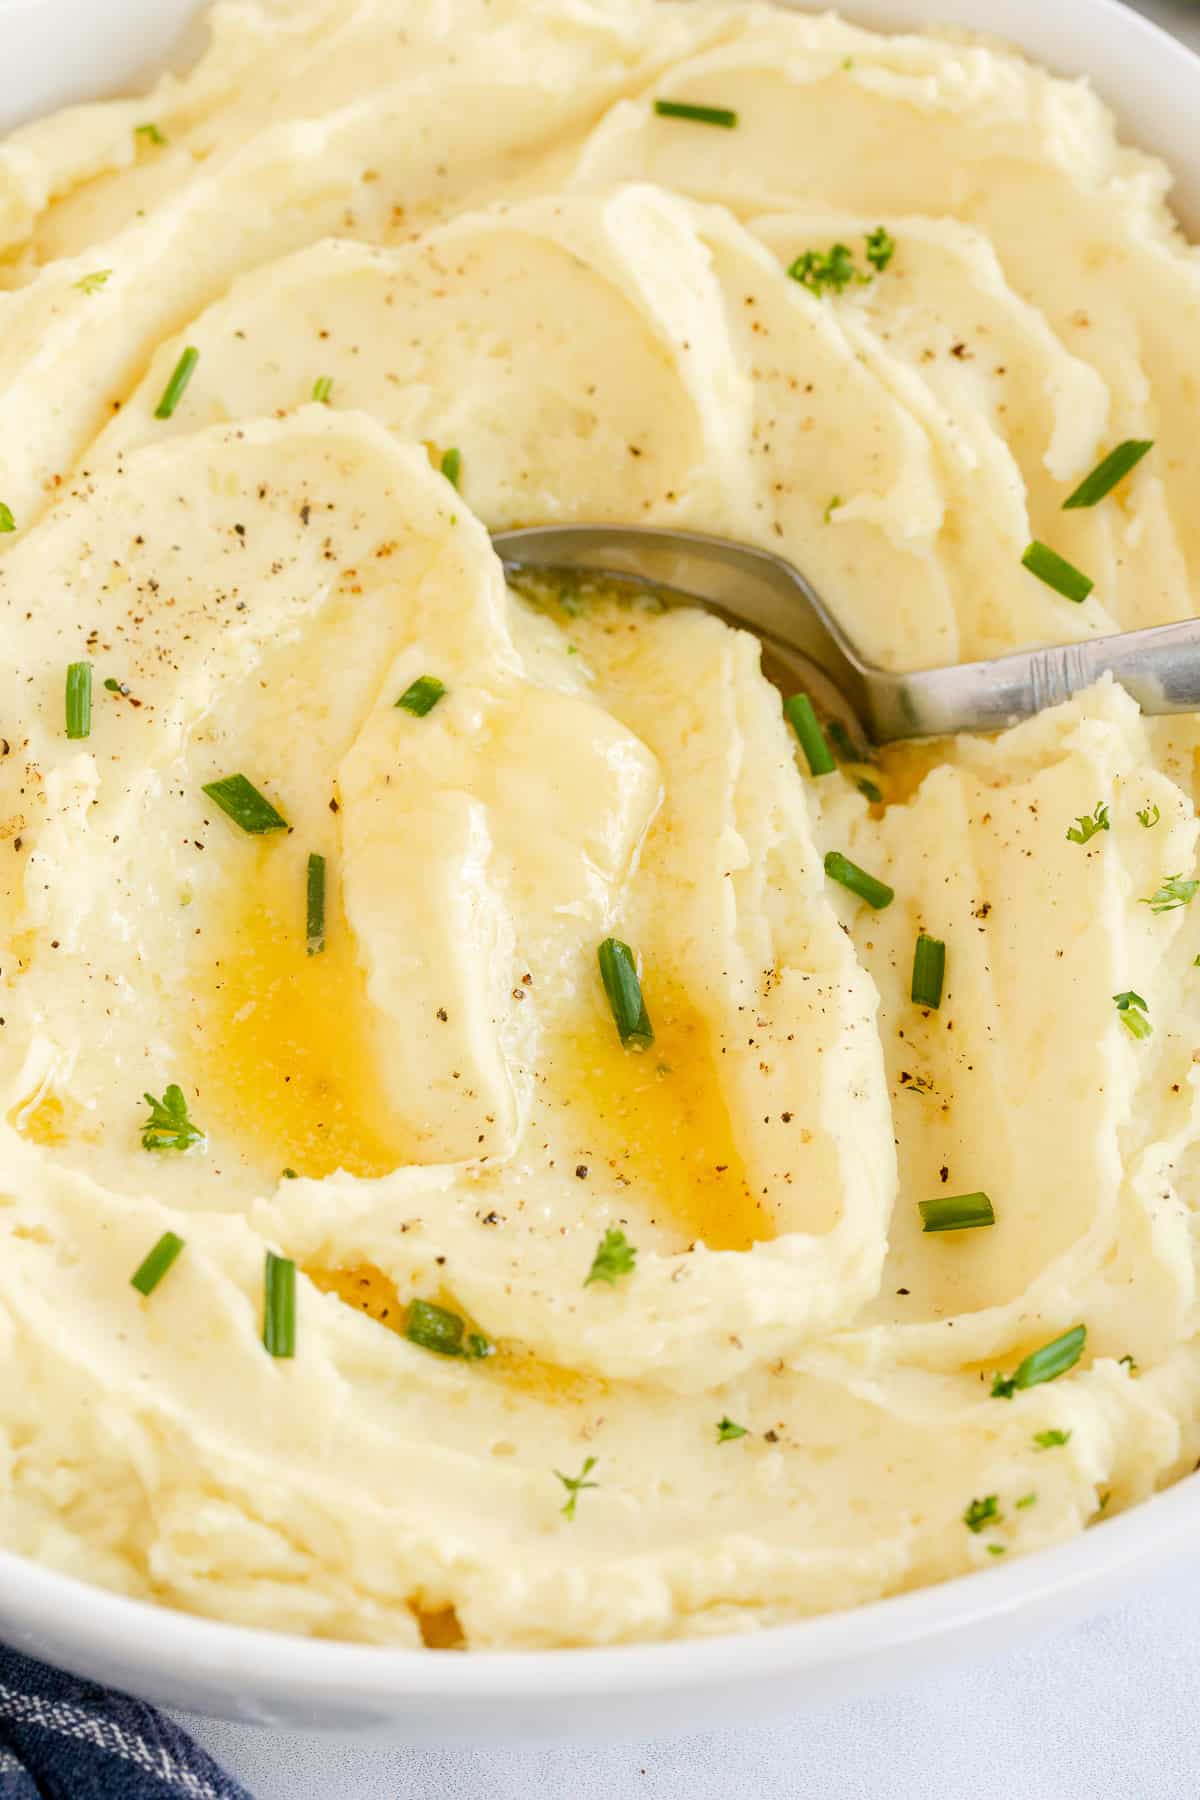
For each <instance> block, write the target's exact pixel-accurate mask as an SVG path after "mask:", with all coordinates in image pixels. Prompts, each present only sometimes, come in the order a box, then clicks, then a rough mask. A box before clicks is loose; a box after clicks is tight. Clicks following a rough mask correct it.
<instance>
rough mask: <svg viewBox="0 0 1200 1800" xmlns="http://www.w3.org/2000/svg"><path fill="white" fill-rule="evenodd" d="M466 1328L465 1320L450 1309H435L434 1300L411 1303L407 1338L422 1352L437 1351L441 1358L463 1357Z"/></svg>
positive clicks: (412, 1301)
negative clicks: (418, 1346) (417, 1345)
mask: <svg viewBox="0 0 1200 1800" xmlns="http://www.w3.org/2000/svg"><path fill="white" fill-rule="evenodd" d="M465 1329H466V1327H465V1325H464V1323H463V1321H462V1319H460V1318H459V1316H458V1314H457V1313H455V1312H451V1311H450V1310H449V1308H448V1307H445V1306H435V1304H434V1302H433V1301H432V1300H410V1301H409V1303H408V1313H407V1315H406V1317H405V1321H404V1335H405V1337H406V1338H407V1339H408V1340H409V1342H410V1343H411V1344H419V1345H420V1346H421V1348H422V1350H434V1351H436V1352H437V1354H438V1355H439V1356H461V1355H462V1354H463V1333H464V1331H465Z"/></svg>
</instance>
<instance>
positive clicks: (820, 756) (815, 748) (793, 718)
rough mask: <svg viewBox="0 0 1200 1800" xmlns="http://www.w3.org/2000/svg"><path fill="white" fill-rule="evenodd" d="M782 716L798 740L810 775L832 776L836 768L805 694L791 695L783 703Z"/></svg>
mask: <svg viewBox="0 0 1200 1800" xmlns="http://www.w3.org/2000/svg"><path fill="white" fill-rule="evenodd" d="M783 716H784V718H785V719H786V720H787V722H788V724H789V725H790V726H791V728H792V730H793V731H794V732H795V734H796V736H797V737H798V738H799V740H800V748H801V749H802V750H803V752H804V755H805V758H806V759H807V762H808V770H809V774H810V775H832V774H833V771H834V770H835V769H836V768H837V764H836V763H835V762H834V760H833V752H832V750H830V748H829V745H828V744H827V743H826V742H825V733H824V732H823V731H822V730H821V722H820V720H819V719H818V718H817V714H816V709H815V708H814V706H813V703H812V701H811V700H810V699H809V697H808V695H807V694H793V695H792V697H791V699H790V700H785V701H784V703H783Z"/></svg>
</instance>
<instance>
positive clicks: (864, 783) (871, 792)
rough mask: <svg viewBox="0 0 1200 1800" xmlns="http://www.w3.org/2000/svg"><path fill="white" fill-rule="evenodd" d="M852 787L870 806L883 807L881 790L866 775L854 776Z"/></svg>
mask: <svg viewBox="0 0 1200 1800" xmlns="http://www.w3.org/2000/svg"><path fill="white" fill-rule="evenodd" d="M854 785H855V787H856V788H857V789H858V791H859V793H860V794H861V795H862V796H863V798H864V800H869V801H870V802H871V805H872V806H882V805H883V789H882V788H879V787H876V785H875V783H874V782H873V781H871V780H870V779H869V778H868V777H867V776H866V775H856V776H855V777H854Z"/></svg>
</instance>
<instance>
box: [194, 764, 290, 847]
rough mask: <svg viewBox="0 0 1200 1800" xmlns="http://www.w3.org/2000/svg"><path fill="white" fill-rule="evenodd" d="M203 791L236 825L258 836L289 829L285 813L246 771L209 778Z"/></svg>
mask: <svg viewBox="0 0 1200 1800" xmlns="http://www.w3.org/2000/svg"><path fill="white" fill-rule="evenodd" d="M203 791H204V793H206V794H207V795H208V797H209V799H210V800H215V801H216V803H217V805H218V806H219V807H220V809H221V811H222V812H223V813H225V814H226V816H227V817H228V818H230V819H232V820H233V822H234V824H235V825H240V826H241V828H242V830H243V831H248V832H250V833H252V834H253V835H254V836H260V835H261V834H262V833H263V832H265V831H286V830H287V829H288V822H287V820H286V819H285V818H284V816H283V814H282V813H280V812H276V810H275V808H274V807H273V806H272V805H271V802H270V801H269V800H268V799H267V797H266V795H265V794H260V793H259V791H258V789H257V788H256V787H255V786H254V784H253V782H250V781H247V779H246V777H245V776H244V775H224V776H222V778H221V780H220V781H206V782H205V784H204V789H203Z"/></svg>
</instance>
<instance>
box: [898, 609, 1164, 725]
mask: <svg viewBox="0 0 1200 1800" xmlns="http://www.w3.org/2000/svg"><path fill="white" fill-rule="evenodd" d="M1105 674H1111V675H1112V676H1113V678H1114V679H1115V680H1117V681H1119V682H1120V684H1121V686H1122V687H1123V688H1125V689H1126V691H1127V692H1128V693H1129V694H1131V695H1132V697H1133V698H1134V699H1135V700H1136V701H1137V703H1138V705H1139V706H1140V707H1141V709H1142V711H1143V712H1144V713H1182V712H1200V619H1187V620H1185V621H1184V622H1183V623H1181V624H1178V625H1152V626H1151V627H1149V629H1148V630H1145V631H1122V632H1119V633H1116V634H1115V635H1113V636H1111V637H1098V638H1085V639H1084V640H1083V641H1082V642H1080V643H1075V644H1056V645H1052V646H1051V647H1049V648H1047V649H1043V650H1022V651H1020V652H1019V653H1018V654H1017V655H1015V656H1000V657H996V658H995V659H994V660H992V661H989V662H974V663H959V664H958V665H957V667H954V668H948V669H923V670H921V671H919V672H918V673H916V674H912V675H891V674H883V673H878V672H875V671H872V673H871V674H870V676H869V677H868V682H867V688H868V696H867V711H868V714H869V720H868V723H869V726H870V731H871V736H872V737H873V738H874V739H875V741H876V742H877V743H881V744H885V743H889V742H891V741H893V740H894V739H896V738H910V737H944V736H947V735H948V734H950V733H952V732H956V731H1002V730H1003V729H1004V727H1005V726H1006V725H1015V724H1016V723H1017V722H1018V720H1020V719H1028V718H1032V716H1033V715H1034V713H1039V712H1042V711H1043V710H1044V709H1045V708H1046V707H1047V706H1057V705H1058V704H1059V702H1060V701H1063V700H1069V699H1070V698H1071V696H1072V694H1078V693H1079V692H1080V691H1081V690H1082V689H1084V688H1086V687H1090V686H1091V684H1092V683H1093V682H1094V681H1097V680H1098V679H1099V678H1100V676H1101V675H1105Z"/></svg>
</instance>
